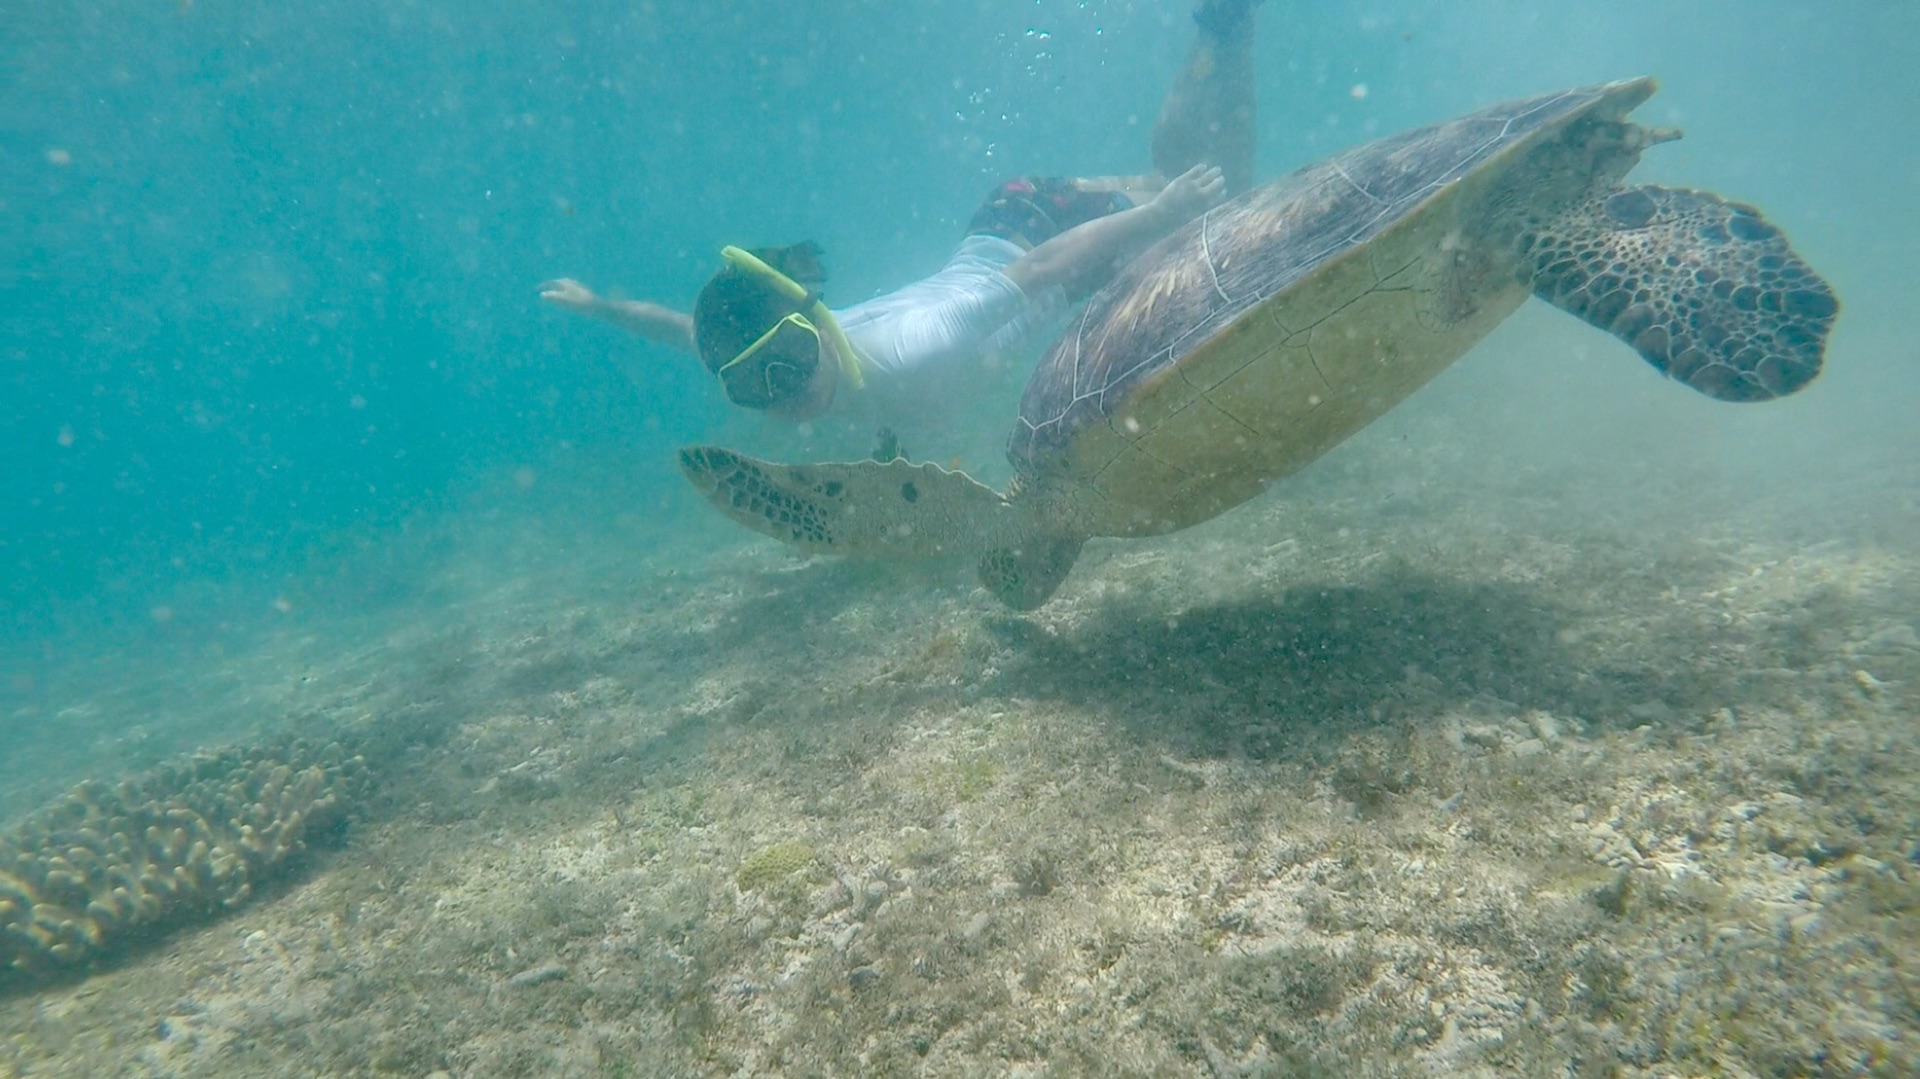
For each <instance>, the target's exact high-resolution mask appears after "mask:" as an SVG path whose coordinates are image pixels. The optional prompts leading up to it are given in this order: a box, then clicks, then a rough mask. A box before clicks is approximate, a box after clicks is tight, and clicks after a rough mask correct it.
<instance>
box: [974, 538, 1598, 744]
mask: <svg viewBox="0 0 1920 1079" xmlns="http://www.w3.org/2000/svg"><path fill="white" fill-rule="evenodd" d="M1566 621H1567V618H1566V615H1565V614H1564V613H1563V612H1561V611H1558V610H1556V609H1555V607H1554V606H1553V604H1552V603H1551V602H1550V601H1548V600H1546V599H1545V598H1543V597H1542V596H1541V595H1540V594H1539V593H1538V592H1536V591H1534V590H1532V589H1528V588H1520V587H1515V586H1512V585H1506V584H1499V583H1487V582H1472V583H1462V582H1458V581H1451V580H1447V579H1445V578H1440V577H1433V576H1428V575H1423V574H1419V573H1415V572H1412V571H1408V570H1397V571H1392V572H1390V573H1388V574H1387V575H1385V576H1383V577H1382V578H1380V579H1378V580H1376V581H1372V582H1368V583H1365V584H1358V585H1341V586H1337V587H1312V586H1309V587H1301V588H1294V589H1289V590H1287V591H1285V592H1282V593H1280V594H1279V595H1277V596H1271V597H1260V598H1250V599H1247V600H1244V601H1239V602H1233V603H1227V604H1221V605H1214V606H1203V607H1194V608H1189V609H1186V610H1183V611H1179V612H1177V613H1172V614H1170V613H1169V612H1167V611H1166V610H1165V609H1164V608H1161V607H1157V606H1156V605H1155V604H1153V603H1152V602H1151V601H1143V602H1138V603H1124V604H1115V605H1110V606H1106V607H1103V608H1101V609H1099V610H1097V611H1095V612H1093V613H1092V615H1091V617H1090V618H1089V620H1088V621H1087V622H1086V623H1085V624H1083V625H1082V626H1081V627H1080V628H1078V629H1076V630H1073V631H1071V632H1069V633H1067V634H1062V635H1059V636H1053V635H1049V634H1047V633H1045V632H1043V631H1042V630H1040V629H1039V628H1038V627H1036V626H1035V625H1033V624H1032V623H1028V622H1024V621H1015V620H1012V619H1000V620H996V621H994V622H993V623H991V625H992V628H993V630H994V632H995V633H996V635H998V636H999V637H1000V638H1001V639H1002V640H1003V642H1005V643H1007V644H1008V645H1010V646H1012V647H1013V648H1014V650H1015V651H1016V653H1017V654H1018V655H1019V656H1020V657H1021V658H1020V660H1019V661H1017V663H1016V664H1015V665H1014V666H1013V667H1012V668H1011V669H1009V670H1007V671H1006V672H1004V674H1003V675H1002V676H1001V684H1000V685H999V686H997V687H996V688H997V689H999V690H1001V691H1003V692H1006V693H1008V694H1011V695H1018V696H1031V697H1040V698H1053V699H1066V700H1071V701H1073V702H1075V703H1076V704H1080V705H1083V706H1086V707H1090V708H1093V709H1096V710H1098V711H1099V712H1101V713H1103V714H1105V715H1107V716H1110V717H1112V718H1113V719H1114V720H1115V721H1116V722H1118V723H1120V724H1121V725H1123V726H1124V727H1125V728H1126V730H1127V731H1128V733H1129V735H1131V736H1133V737H1137V738H1143V739H1154V740H1160V741H1164V742H1166V743H1167V745H1168V749H1169V750H1170V751H1173V752H1178V753H1181V754H1186V755H1195V756H1229V757H1253V758H1260V757H1265V756H1269V755H1271V754H1273V753H1275V752H1279V751H1281V750H1283V749H1296V748H1298V746H1299V742H1300V740H1301V739H1302V737H1303V736H1304V735H1306V734H1307V733H1308V732H1313V733H1316V734H1334V735H1338V734H1342V733H1349V732H1351V731H1353V730H1355V729H1356V728H1359V727H1365V726H1371V725H1375V724H1378V723H1380V722H1382V721H1384V720H1387V719H1389V718H1392V717H1394V716H1396V715H1402V714H1408V713H1412V712H1415V711H1418V712H1420V713H1431V712H1433V711H1435V710H1436V706H1438V707H1439V708H1446V707H1450V706H1456V705H1462V704H1470V703H1475V702H1478V703H1480V704H1484V705H1485V706H1486V707H1487V708H1488V709H1489V710H1495V709H1497V710H1507V711H1511V710H1514V709H1528V708H1541V709H1549V710H1568V709H1573V708H1576V707H1577V706H1578V704H1579V702H1580V700H1581V698H1582V697H1583V696H1585V694H1584V693H1583V692H1582V691H1581V689H1580V686H1579V678H1578V677H1577V676H1576V674H1575V673H1574V662H1573V659H1572V657H1570V656H1569V655H1568V654H1567V650H1566V648H1565V647H1564V646H1563V645H1562V644H1561V643H1560V633H1559V630H1560V628H1561V627H1562V625H1563V624H1565V622H1566Z"/></svg>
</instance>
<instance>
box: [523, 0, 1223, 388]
mask: <svg viewBox="0 0 1920 1079" xmlns="http://www.w3.org/2000/svg"><path fill="white" fill-rule="evenodd" d="M1259 2H1260V0H1201V2H1200V3H1199V5H1198V6H1197V7H1196V9H1195V11H1194V15H1193V18H1194V22H1195V25H1196V28H1197V33H1196V36H1195V41H1194V44H1193V47H1192V49H1191V50H1190V52H1189V55H1188V58H1187V62H1186V66H1185V68H1184V69H1183V71H1182V73H1181V75H1180V77H1179V78H1178V80H1177V81H1176V82H1175V83H1174V86H1173V87H1172V89H1171V90H1170V91H1169V92H1168V95H1167V97H1166V98H1165V99H1164V101H1163V102H1162V105H1161V111H1160V115H1159V118H1158V120H1157V121H1156V123H1155V125H1154V131H1153V138H1152V156H1153V164H1154V167H1155V170H1156V171H1155V172H1154V173H1153V174H1150V175H1146V176H1133V177H1121V176H1115V177H1097V178H1035V177H1022V178H1018V179H1013V180H1008V181H1006V182H1004V183H1002V184H1000V185H999V186H998V187H996V188H995V189H994V190H993V191H992V192H991V193H990V194H989V195H988V196H987V198H986V200H985V201H984V202H983V203H982V204H981V205H980V207H979V209H978V210H976V211H975V213H974V215H973V217H972V219H971V220H970V221H969V223H968V226H967V231H966V235H965V236H964V237H963V238H962V239H961V241H960V244H959V247H958V248H957V249H956V250H955V251H954V253H953V255H952V256H951V257H950V258H949V259H948V260H947V262H946V264H945V265H944V266H943V267H942V268H941V269H940V270H939V271H938V272H936V273H934V274H933V275H932V276H930V277H926V278H923V279H921V280H919V281H915V282H913V283H912V284H909V285H906V286H905V287H903V288H900V289H896V290H894V291H892V292H889V293H886V294H884V295H881V296H878V297H875V298H873V299H870V300H866V301H863V302H861V303H858V304H854V305H852V306H850V307H847V308H843V309H840V310H834V309H832V308H829V307H828V306H827V304H826V302H825V300H824V298H823V297H822V294H821V289H822V287H823V286H824V285H825V283H826V271H825V268H824V265H823V260H822V257H821V250H820V248H819V246H818V245H816V244H813V243H811V242H803V243H799V244H794V245H790V246H787V247H775V248H757V249H753V250H748V249H744V248H740V247H733V246H729V247H726V248H724V249H723V250H722V252H721V257H722V267H721V269H720V270H719V272H718V273H716V274H715V275H714V276H713V277H712V278H711V279H709V280H708V281H707V283H706V285H705V286H704V287H703V288H702V289H701V290H700V294H699V296H698V298H697V299H696V300H695V302H694V305H693V311H692V312H691V313H690V314H689V313H685V312H681V311H676V310H674V309H672V308H669V307H666V306H663V305H660V304H656V303H650V302H646V301H639V300H618V299H609V298H606V297H602V296H599V295H597V294H595V293H594V292H593V291H592V290H590V289H588V288H587V287H586V286H585V285H583V284H581V283H580V282H578V281H575V280H573V279H571V278H559V279H556V280H552V281H548V282H545V283H544V284H542V285H541V286H540V295H541V297H542V298H543V299H545V300H547V301H548V302H549V303H552V304H555V305H556V306H559V307H561V308H563V309H566V310H569V311H574V312H577V313H580V314H585V315H589V316H592V317H595V318H598V319H601V320H603V321H606V322H609V323H611V324H613V325H616V326H619V327H621V328H623V329H626V330H628V331H630V332H632V333H635V334H637V335H639V336H640V337H642V338H643V339H645V340H648V341H651V342H654V343H656V344H660V345H665V346H667V347H669V348H673V349H675V350H677V351H680V352H684V353H687V354H690V355H693V356H696V357H698V358H699V359H700V361H701V362H702V364H703V365H704V366H705V367H706V368H707V370H708V371H709V372H711V373H712V374H713V375H714V376H715V377H716V378H717V380H718V381H719V383H720V386H721V390H722V392H724V393H725V394H726V396H727V398H728V400H730V401H732V402H733V403H734V404H736V405H739V406H741V407H744V408H749V409H754V410H758V411H762V412H765V413H768V414H770V415H775V416H780V417H783V418H786V419H791V420H795V421H805V420H809V419H812V418H814V417H817V416H819V415H821V414H823V413H825V412H826V411H827V410H828V409H829V408H831V407H833V406H834V404H835V402H836V401H842V400H845V399H846V398H847V396H848V394H847V393H845V392H843V391H849V390H852V391H857V390H859V389H862V388H863V387H865V386H866V385H867V383H868V381H869V379H870V378H875V377H880V378H898V377H905V376H911V375H913V374H915V373H921V372H929V371H934V370H939V369H943V368H949V367H951V366H952V365H954V364H956V363H961V362H965V361H968V360H971V359H973V358H976V357H978V356H980V355H982V354H984V353H988V352H1008V351H1012V350H1014V349H1016V348H1018V347H1019V346H1020V345H1021V344H1022V343H1024V342H1025V341H1026V340H1027V339H1028V338H1030V337H1031V336H1032V334H1033V333H1034V332H1035V331H1036V330H1038V329H1040V328H1041V327H1043V326H1045V325H1047V324H1048V322H1049V321H1050V318H1049V316H1051V315H1052V314H1053V313H1056V312H1058V311H1059V310H1061V309H1063V308H1064V307H1065V306H1067V305H1068V304H1070V303H1072V302H1075V301H1077V300H1079V299H1082V298H1084V297H1085V296H1087V295H1088V294H1090V293H1091V292H1092V291H1093V290H1094V289H1096V288H1098V287H1099V285H1101V284H1102V283H1104V282H1105V281H1106V279H1107V278H1108V277H1110V276H1111V275H1112V273H1113V271H1114V269H1115V268H1117V267H1118V266H1119V265H1121V264H1123V263H1124V262H1125V261H1126V260H1127V259H1129V258H1131V257H1132V256H1133V255H1135V254H1137V253H1138V252H1139V251H1141V250H1143V249H1145V248H1146V247H1147V246H1149V245H1150V244H1152V243H1153V242H1154V241H1155V240H1158V239H1159V238H1160V237H1162V236H1164V235H1166V234H1167V233H1169V232H1171V231H1173V230H1174V229H1176V228H1178V227H1179V226H1180V225H1182V224H1185V223H1186V222H1187V221H1188V220H1191V219H1192V218H1193V217H1195V216H1197V215H1198V214H1200V213H1203V212H1204V211H1206V210H1207V209H1209V208H1211V207H1212V206H1214V205H1217V204H1218V203H1219V202H1220V201H1221V200H1222V199H1223V198H1225V197H1226V196H1227V195H1229V194H1237V193H1239V192H1240V191H1244V190H1246V189H1247V188H1248V187H1249V186H1251V182H1252V174H1253V130H1254V124H1253V121H1254V92H1253V58H1252V47H1253V21H1254V20H1253V8H1254V7H1255V6H1257V4H1258V3H1259Z"/></svg>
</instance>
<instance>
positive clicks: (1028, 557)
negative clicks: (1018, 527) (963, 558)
mask: <svg viewBox="0 0 1920 1079" xmlns="http://www.w3.org/2000/svg"><path fill="white" fill-rule="evenodd" d="M1085 544H1086V540H1085V539H1084V538H1083V537H1079V536H1039V535H1035V536H1030V537H1028V538H1026V539H1025V540H1023V541H1021V542H1020V543H1019V544H1018V545H1017V546H1009V547H995V548H994V549H993V550H991V551H988V552H987V553H986V554H984V555H982V556H981V558H980V564H979V567H978V568H979V573H980V583H981V584H982V585H985V586H986V589H987V591H989V592H992V593H993V594H994V595H995V596H996V597H998V598H999V600H1000V602H1002V603H1004V604H1006V605H1007V606H1009V607H1012V608H1013V609H1014V610H1016V611H1033V610H1038V609H1039V608H1040V607H1041V605H1042V604H1044V603H1046V602H1047V601H1048V600H1049V599H1052V598H1053V594H1054V592H1055V591H1057V590H1058V589H1059V588H1060V583H1061V582H1062V581H1064V580H1066V579H1067V574H1068V573H1070V572H1071V571H1072V570H1073V564H1074V562H1075V561H1076V560H1078V559H1079V557H1080V548H1081V547H1082V546H1084V545H1085Z"/></svg>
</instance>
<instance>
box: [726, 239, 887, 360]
mask: <svg viewBox="0 0 1920 1079" xmlns="http://www.w3.org/2000/svg"><path fill="white" fill-rule="evenodd" d="M720 257H721V258H723V259H725V260H726V261H727V265H729V266H731V267H733V268H734V269H736V270H739V271H741V272H742V273H748V274H752V275H753V276H755V277H757V278H759V279H760V280H762V281H765V282H766V283H767V284H769V285H772V286H773V287H774V288H775V289H776V290H778V291H779V293H780V294H781V295H782V296H785V297H786V298H787V299H789V300H792V301H793V302H794V303H804V302H806V299H807V296H808V293H807V290H806V289H805V288H804V287H803V286H802V285H801V284H800V282H798V281H795V280H794V279H793V278H791V277H788V276H787V275H786V274H783V273H781V272H780V271H779V270H776V269H774V268H773V267H771V266H769V265H767V264H766V262H764V261H762V260H761V258H760V257H759V256H758V255H755V254H754V253H753V252H751V251H746V250H742V249H741V248H738V247H734V246H733V245H731V244H729V245H727V246H726V247H723V248H721V249H720ZM807 314H809V315H811V316H812V317H813V324H814V330H815V333H816V334H817V333H821V332H824V333H825V334H826V335H827V341H828V343H829V344H831V345H833V351H834V354H835V355H837V356H839V357H840V377H841V378H843V379H845V380H846V381H847V384H848V385H849V386H852V387H853V388H854V389H856V390H857V389H861V388H863V387H865V386H866V384H867V379H866V376H865V375H864V374H863V373H862V372H861V370H860V354H859V353H857V352H855V351H854V350H853V342H851V341H849V340H847V334H846V331H844V330H842V329H841V328H840V320H839V319H837V318H834V317H833V312H832V311H829V310H828V309H827V305H826V304H824V303H822V302H820V299H819V298H818V297H815V298H814V300H813V302H812V304H810V305H809V306H808V307H807ZM789 317H791V316H789ZM781 322H782V323H784V322H785V319H782V320H781ZM779 328H780V326H779V324H776V325H775V326H774V328H773V330H777V329H779ZM773 330H768V331H767V332H766V333H765V334H763V335H761V337H760V340H759V341H756V342H754V343H753V345H752V346H750V347H749V348H748V349H747V352H751V351H753V349H755V348H758V347H759V346H760V345H761V344H763V343H765V342H766V340H767V339H768V338H769V337H771V336H772V335H773ZM746 354H747V353H746V352H743V353H741V354H740V356H745V355H746ZM738 362H740V357H735V358H734V359H733V360H732V361H730V362H729V363H728V365H727V366H728V367H731V366H732V365H733V364H735V363H738ZM721 370H723V371H724V370H726V368H724V367H723V368H721Z"/></svg>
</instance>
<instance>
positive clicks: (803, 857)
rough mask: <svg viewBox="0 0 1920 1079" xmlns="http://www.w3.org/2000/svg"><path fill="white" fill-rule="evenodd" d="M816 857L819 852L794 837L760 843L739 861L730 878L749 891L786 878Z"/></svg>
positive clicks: (742, 888) (815, 859)
mask: <svg viewBox="0 0 1920 1079" xmlns="http://www.w3.org/2000/svg"><path fill="white" fill-rule="evenodd" d="M819 861H820V855H819V854H818V853H816V852H815V851H814V849H813V848H812V847H809V846H807V845H806V844H805V843H801V842H799V841H797V840H791V839H790V840H785V841H783V842H779V843H775V844H773V845H772V846H769V847H762V848H761V849H760V850H758V851H756V852H754V853H753V854H752V855H751V856H750V857H748V858H747V860H746V861H744V862H742V863H740V869H739V871H738V872H736V873H735V874H734V876H733V881H734V883H735V884H737V885H739V887H740V890H741V891H743V892H751V891H755V890H757V889H760V888H765V887H767V886H768V885H770V884H775V883H778V882H779V881H783V880H786V879H787V878H788V877H791V876H793V875H794V874H795V873H798V872H800V871H801V870H803V869H808V868H810V867H812V866H814V865H817V864H819Z"/></svg>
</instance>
